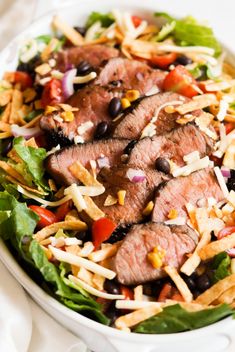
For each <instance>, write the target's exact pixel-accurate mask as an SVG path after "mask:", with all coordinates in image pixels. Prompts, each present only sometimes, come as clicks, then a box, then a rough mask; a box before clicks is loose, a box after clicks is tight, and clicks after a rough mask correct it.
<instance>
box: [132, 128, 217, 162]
mask: <svg viewBox="0 0 235 352" xmlns="http://www.w3.org/2000/svg"><path fill="white" fill-rule="evenodd" d="M212 147H213V141H212V140H211V139H210V138H209V137H208V136H207V135H206V134H205V133H203V132H201V131H200V130H199V128H197V127H196V126H195V125H193V124H187V125H184V126H183V127H179V128H177V129H174V130H173V131H171V132H169V133H167V134H165V135H163V136H154V137H152V138H150V137H147V138H143V139H141V140H140V141H139V142H138V143H137V144H135V146H134V148H133V149H132V151H131V153H130V156H129V161H128V162H129V163H130V164H133V165H136V166H138V167H143V168H147V167H151V168H152V167H155V161H156V159H157V158H158V157H163V158H168V159H171V160H173V161H174V162H175V163H176V164H177V165H179V166H183V165H184V164H185V163H184V160H183V157H184V155H187V154H189V153H192V152H193V151H195V150H198V151H199V153H200V156H201V157H204V156H205V155H208V154H210V153H211V151H212Z"/></svg>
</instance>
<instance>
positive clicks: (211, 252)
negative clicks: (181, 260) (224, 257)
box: [199, 233, 235, 260]
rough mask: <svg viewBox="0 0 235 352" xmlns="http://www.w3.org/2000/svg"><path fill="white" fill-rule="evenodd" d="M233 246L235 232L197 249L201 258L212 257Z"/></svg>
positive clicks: (234, 243) (234, 244)
mask: <svg viewBox="0 0 235 352" xmlns="http://www.w3.org/2000/svg"><path fill="white" fill-rule="evenodd" d="M234 246H235V233H233V234H232V235H230V236H227V237H224V238H222V239H221V240H217V241H214V242H211V243H209V244H207V245H206V246H205V247H203V248H202V249H201V250H200V251H199V256H200V258H201V259H202V260H207V259H210V258H213V257H214V256H215V255H217V254H219V253H221V252H224V251H226V250H227V249H231V248H233V247H234Z"/></svg>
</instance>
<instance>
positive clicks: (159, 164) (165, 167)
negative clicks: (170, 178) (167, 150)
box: [155, 157, 170, 174]
mask: <svg viewBox="0 0 235 352" xmlns="http://www.w3.org/2000/svg"><path fill="white" fill-rule="evenodd" d="M155 166H156V169H157V170H158V171H161V172H164V173H165V174H169V173H170V164H169V162H168V161H167V160H166V159H165V158H161V157H159V158H157V160H156V163H155Z"/></svg>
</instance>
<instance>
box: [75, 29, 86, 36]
mask: <svg viewBox="0 0 235 352" xmlns="http://www.w3.org/2000/svg"><path fill="white" fill-rule="evenodd" d="M74 29H75V30H76V31H77V32H78V33H80V34H81V35H82V36H83V37H84V35H85V34H86V28H85V27H74Z"/></svg>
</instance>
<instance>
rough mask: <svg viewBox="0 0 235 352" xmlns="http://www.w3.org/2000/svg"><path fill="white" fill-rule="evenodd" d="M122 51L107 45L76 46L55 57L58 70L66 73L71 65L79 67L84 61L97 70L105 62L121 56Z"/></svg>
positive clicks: (60, 52)
mask: <svg viewBox="0 0 235 352" xmlns="http://www.w3.org/2000/svg"><path fill="white" fill-rule="evenodd" d="M119 54H120V51H119V50H117V49H115V48H112V47H109V46H105V45H103V44H102V45H99V44H95V45H94V44H93V45H84V46H76V47H72V48H68V49H64V50H62V51H59V52H58V53H56V54H55V55H54V58H55V60H56V62H57V63H56V69H58V70H60V71H62V72H65V71H67V70H68V69H69V68H71V65H73V66H75V67H76V66H78V65H79V64H80V63H81V62H82V61H87V62H89V64H90V65H91V66H92V67H94V68H96V67H99V66H100V65H101V64H102V62H103V61H105V60H109V59H111V58H113V57H117V56H119Z"/></svg>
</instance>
